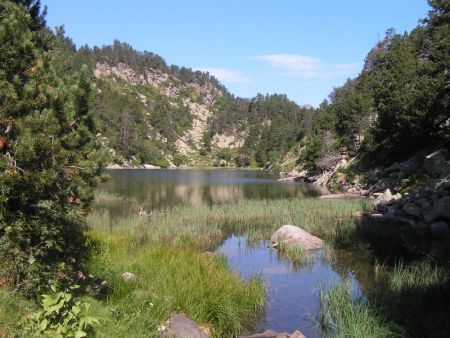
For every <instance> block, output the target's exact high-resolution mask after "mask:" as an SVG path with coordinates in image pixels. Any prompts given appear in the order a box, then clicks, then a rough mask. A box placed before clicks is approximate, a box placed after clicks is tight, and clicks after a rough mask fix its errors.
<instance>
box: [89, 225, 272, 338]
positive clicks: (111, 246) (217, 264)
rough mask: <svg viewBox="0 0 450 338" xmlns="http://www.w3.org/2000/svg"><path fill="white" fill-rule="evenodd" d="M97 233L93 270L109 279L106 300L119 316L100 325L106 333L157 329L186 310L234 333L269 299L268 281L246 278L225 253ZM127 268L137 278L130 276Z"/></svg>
mask: <svg viewBox="0 0 450 338" xmlns="http://www.w3.org/2000/svg"><path fill="white" fill-rule="evenodd" d="M91 237H92V238H93V239H95V241H96V242H98V243H100V247H99V250H98V251H97V253H96V254H94V257H93V258H92V260H91V262H90V265H89V271H90V272H91V273H93V274H95V275H96V276H99V277H101V278H103V279H105V280H107V281H108V285H109V287H110V292H109V294H108V298H107V301H106V306H107V307H108V308H109V309H111V311H112V312H113V316H115V317H116V318H115V319H116V323H115V324H114V325H113V326H112V327H109V325H108V326H105V325H102V327H101V328H99V330H98V331H99V334H101V335H104V336H105V337H108V336H111V335H114V336H120V334H118V332H123V333H124V334H125V333H127V332H128V334H130V332H133V334H132V336H133V337H143V336H146V335H148V334H149V333H150V332H154V333H155V334H156V333H157V332H158V331H157V330H158V327H159V326H160V325H162V324H164V321H165V319H167V318H168V317H169V315H170V314H171V313H180V312H183V313H186V314H187V315H189V316H190V317H191V318H193V319H194V320H195V321H196V322H198V323H200V324H203V325H205V326H206V327H208V328H209V329H210V330H211V331H212V333H213V334H214V336H215V337H225V336H226V337H229V336H232V335H234V334H237V333H239V332H241V331H242V329H243V328H244V326H245V325H246V324H247V325H248V324H251V323H252V321H253V320H254V318H255V316H256V315H257V314H258V313H259V312H260V310H261V309H262V307H263V305H264V301H265V290H264V286H263V283H262V281H261V280H259V279H258V278H257V276H256V277H255V279H253V280H250V281H245V282H244V281H241V279H240V278H239V276H238V275H235V274H232V273H230V272H229V270H228V268H227V264H226V262H225V261H224V260H223V258H221V257H214V256H208V255H205V254H203V253H202V252H199V251H197V250H194V249H189V248H186V247H185V248H181V247H178V246H173V245H166V244H161V243H157V242H155V241H151V240H150V241H144V242H143V241H142V238H137V237H136V236H133V235H123V234H118V233H114V234H109V235H108V234H105V233H104V232H100V231H93V232H91ZM124 272H131V273H133V274H134V275H135V276H136V279H133V280H131V281H128V282H126V281H124V279H123V277H122V274H123V273H124Z"/></svg>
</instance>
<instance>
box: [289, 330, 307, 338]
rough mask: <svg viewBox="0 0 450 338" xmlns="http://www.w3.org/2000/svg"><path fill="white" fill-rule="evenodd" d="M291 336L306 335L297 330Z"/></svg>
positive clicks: (302, 337) (298, 337)
mask: <svg viewBox="0 0 450 338" xmlns="http://www.w3.org/2000/svg"><path fill="white" fill-rule="evenodd" d="M291 338H306V336H305V335H304V334H303V333H301V332H300V331H299V330H296V331H294V333H293V334H292V335H291Z"/></svg>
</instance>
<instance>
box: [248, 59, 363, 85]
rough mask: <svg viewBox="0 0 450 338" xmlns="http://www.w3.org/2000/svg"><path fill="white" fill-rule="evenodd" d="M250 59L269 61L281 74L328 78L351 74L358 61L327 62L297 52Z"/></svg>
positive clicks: (358, 65)
mask: <svg viewBox="0 0 450 338" xmlns="http://www.w3.org/2000/svg"><path fill="white" fill-rule="evenodd" d="M250 59H251V60H257V61H263V62H267V63H269V64H270V65H271V66H272V67H274V68H280V69H283V70H284V72H283V73H281V75H283V76H290V77H302V78H309V79H311V78H322V79H329V78H333V77H336V76H345V75H347V76H348V75H352V74H354V73H355V72H356V71H358V70H359V69H361V67H362V64H360V63H345V64H327V63H325V62H323V61H322V60H320V59H318V58H315V57H312V56H306V55H298V54H266V55H257V56H252V57H250Z"/></svg>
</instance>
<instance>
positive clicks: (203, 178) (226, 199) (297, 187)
mask: <svg viewBox="0 0 450 338" xmlns="http://www.w3.org/2000/svg"><path fill="white" fill-rule="evenodd" d="M108 174H109V175H110V176H111V179H110V180H109V181H107V182H105V183H104V184H102V185H101V186H100V187H99V190H100V191H106V192H109V193H115V194H119V195H121V196H124V197H132V198H133V199H137V200H138V201H139V202H140V203H142V204H144V205H145V207H146V210H147V209H148V210H151V209H161V208H166V207H171V206H175V205H183V204H184V205H190V206H199V205H202V204H208V205H213V204H221V203H230V202H234V201H237V200H242V199H258V200H261V199H265V200H267V199H280V198H294V197H295V198H302V197H306V196H315V195H318V194H319V193H320V192H319V190H318V189H317V188H313V187H312V186H311V185H307V184H293V183H282V182H278V181H277V177H276V176H275V175H272V174H269V173H266V172H263V171H256V170H219V169H217V170H206V169H174V170H171V169H170V170H169V169H154V170H145V169H142V170H141V169H129V170H109V171H108Z"/></svg>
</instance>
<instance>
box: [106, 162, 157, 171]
mask: <svg viewBox="0 0 450 338" xmlns="http://www.w3.org/2000/svg"><path fill="white" fill-rule="evenodd" d="M106 169H109V170H117V169H161V167H158V166H156V165H152V164H140V165H133V164H131V163H129V162H124V163H123V164H117V163H111V164H109V165H107V166H106Z"/></svg>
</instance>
